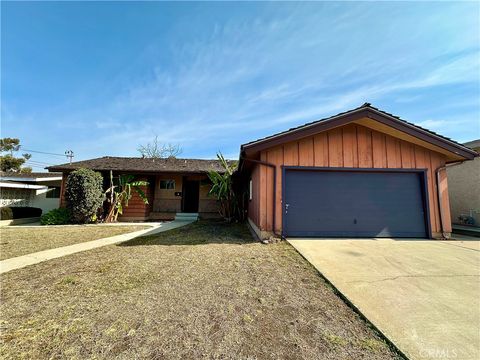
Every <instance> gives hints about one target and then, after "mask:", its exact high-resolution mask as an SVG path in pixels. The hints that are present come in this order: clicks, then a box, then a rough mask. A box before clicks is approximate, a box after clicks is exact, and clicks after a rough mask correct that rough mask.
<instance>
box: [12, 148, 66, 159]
mask: <svg viewBox="0 0 480 360" xmlns="http://www.w3.org/2000/svg"><path fill="white" fill-rule="evenodd" d="M21 149H22V150H23V151H28V152H32V153H37V154H45V155H55V156H61V157H68V155H67V154H56V153H50V152H45V151H37V150H30V149H24V148H23V147H21Z"/></svg>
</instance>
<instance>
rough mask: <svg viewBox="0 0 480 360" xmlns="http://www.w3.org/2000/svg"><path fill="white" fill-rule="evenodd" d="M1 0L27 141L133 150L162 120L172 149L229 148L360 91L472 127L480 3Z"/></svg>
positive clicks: (477, 115) (338, 106) (190, 152)
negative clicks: (53, 0) (175, 146)
mask: <svg viewBox="0 0 480 360" xmlns="http://www.w3.org/2000/svg"><path fill="white" fill-rule="evenodd" d="M1 10H2V14H1V20H2V23H1V30H2V34H1V42H2V45H1V46H2V47H1V50H2V53H1V76H2V78H1V133H2V134H1V136H2V137H5V136H10V137H19V138H20V139H21V141H22V143H23V144H24V146H25V148H28V149H34V150H39V151H45V152H53V153H63V152H64V151H65V150H66V149H72V150H73V151H74V152H75V159H76V160H81V159H87V158H92V157H99V156H104V155H112V156H137V155H138V152H137V150H136V149H137V147H138V145H139V144H142V143H146V142H148V141H150V140H151V139H152V138H153V136H154V134H157V135H158V136H159V139H160V140H161V141H163V142H171V143H179V144H180V145H181V146H182V147H183V149H184V150H183V154H182V156H183V157H199V158H213V157H214V156H215V153H216V152H217V151H219V150H220V151H222V152H223V153H224V154H225V155H226V156H228V157H231V158H237V157H238V150H239V146H240V144H242V143H245V142H248V141H251V140H254V139H257V138H259V137H263V136H266V135H269V134H272V133H275V132H278V131H282V130H285V129H287V128H290V127H293V126H297V125H300V124H303V123H305V122H308V121H313V120H316V119H319V118H322V117H325V116H328V115H332V114H335V113H338V112H341V111H345V110H348V109H351V108H354V107H357V106H359V105H361V104H362V103H364V102H366V101H368V102H371V103H372V104H373V105H375V106H377V107H379V108H381V109H384V110H386V111H388V112H392V113H394V114H396V115H400V116H401V117H402V118H404V119H406V120H409V121H412V122H414V123H416V124H419V125H421V126H424V127H427V128H429V129H431V130H434V131H437V132H439V133H441V134H443V135H446V136H449V137H452V138H453V139H455V140H457V141H461V142H463V141H468V140H473V139H475V138H479V137H480V20H479V19H480V5H479V3H478V2H471V3H432V2H428V3H412V2H403V3H398V2H397V3H384V2H383V3H375V2H366V3H353V2H331V3H325V2H324V3H230V2H223V3H178V2H177V3H160V2H143V3H127V2H117V3H114V2H98V3H96V2H86V3H71V2H57V3H47V2H44V3H30V2H16V3H13V2H2V4H1ZM32 160H34V161H37V162H43V163H59V162H63V159H62V158H59V157H53V156H47V155H41V154H36V153H35V154H33V158H32ZM36 164H37V167H35V168H34V169H35V170H40V168H39V167H38V165H39V163H36Z"/></svg>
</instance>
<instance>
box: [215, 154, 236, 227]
mask: <svg viewBox="0 0 480 360" xmlns="http://www.w3.org/2000/svg"><path fill="white" fill-rule="evenodd" d="M217 158H218V161H220V164H221V166H222V168H223V169H224V170H225V171H224V172H222V173H220V172H218V171H213V170H212V171H210V172H209V173H208V177H209V179H210V181H211V182H212V187H211V189H210V191H209V194H210V195H213V196H215V197H216V198H217V200H219V201H220V215H222V217H223V218H224V219H225V220H227V221H232V220H233V219H234V218H235V216H237V215H238V212H239V209H238V201H237V197H236V194H235V192H234V190H233V187H232V184H233V181H232V175H233V173H234V171H235V170H236V168H237V163H236V162H235V161H231V162H229V161H227V160H225V158H224V157H223V155H222V153H218V154H217Z"/></svg>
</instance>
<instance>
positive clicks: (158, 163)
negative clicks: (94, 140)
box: [47, 156, 223, 173]
mask: <svg viewBox="0 0 480 360" xmlns="http://www.w3.org/2000/svg"><path fill="white" fill-rule="evenodd" d="M79 168H87V169H92V170H99V171H109V170H113V171H129V172H141V173H145V172H149V173H157V172H168V173H206V172H209V171H211V170H214V171H218V172H222V171H223V168H222V166H221V165H220V162H219V161H218V160H202V159H177V158H167V159H158V158H156V159H153V158H139V157H114V156H104V157H101V158H96V159H91V160H84V161H77V162H73V163H71V164H62V165H54V166H50V167H48V168H47V169H48V170H49V171H62V172H63V171H70V170H75V169H79Z"/></svg>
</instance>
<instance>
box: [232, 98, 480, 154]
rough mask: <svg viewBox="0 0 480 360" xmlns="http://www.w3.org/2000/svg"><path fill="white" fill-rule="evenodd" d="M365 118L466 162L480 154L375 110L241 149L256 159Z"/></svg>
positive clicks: (358, 111) (361, 110) (363, 110)
mask: <svg viewBox="0 0 480 360" xmlns="http://www.w3.org/2000/svg"><path fill="white" fill-rule="evenodd" d="M365 117H366V118H370V119H372V120H375V121H378V122H381V123H383V124H385V125H388V126H390V127H392V128H395V129H396V130H399V131H402V132H405V133H407V134H409V135H412V136H414V137H417V138H419V139H421V140H423V141H426V142H428V143H431V144H434V145H436V146H438V147H441V148H443V149H445V150H447V151H449V152H451V153H453V154H456V155H457V156H460V157H463V158H465V159H468V160H472V159H473V158H475V157H476V156H479V154H478V153H477V152H476V151H474V150H472V149H469V148H467V147H465V146H462V145H460V144H457V143H455V142H453V141H448V140H447V139H445V138H443V137H441V136H437V135H435V134H433V133H431V132H429V131H427V130H423V129H421V128H419V127H417V126H415V125H413V124H410V123H408V122H406V121H404V120H401V119H398V118H396V117H394V116H391V115H388V114H386V113H384V112H382V111H379V110H376V109H374V108H372V107H361V108H357V109H354V110H352V111H349V112H346V113H342V114H339V115H336V116H333V117H331V118H327V119H325V120H319V121H318V122H314V123H311V124H308V125H305V126H303V127H300V128H297V129H293V130H291V131H287V132H283V133H280V134H277V135H273V136H271V137H269V138H266V139H262V140H258V141H256V142H253V143H248V144H244V145H242V146H241V152H242V153H244V154H245V156H248V157H254V156H256V155H257V153H258V152H260V151H262V150H266V149H268V148H272V147H274V146H277V145H280V144H283V143H285V142H290V141H295V140H298V139H301V138H304V137H307V136H312V135H315V134H316V133H319V132H323V131H327V130H330V129H332V128H334V127H338V126H342V125H346V124H348V123H350V122H353V121H355V120H359V119H362V118H365Z"/></svg>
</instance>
